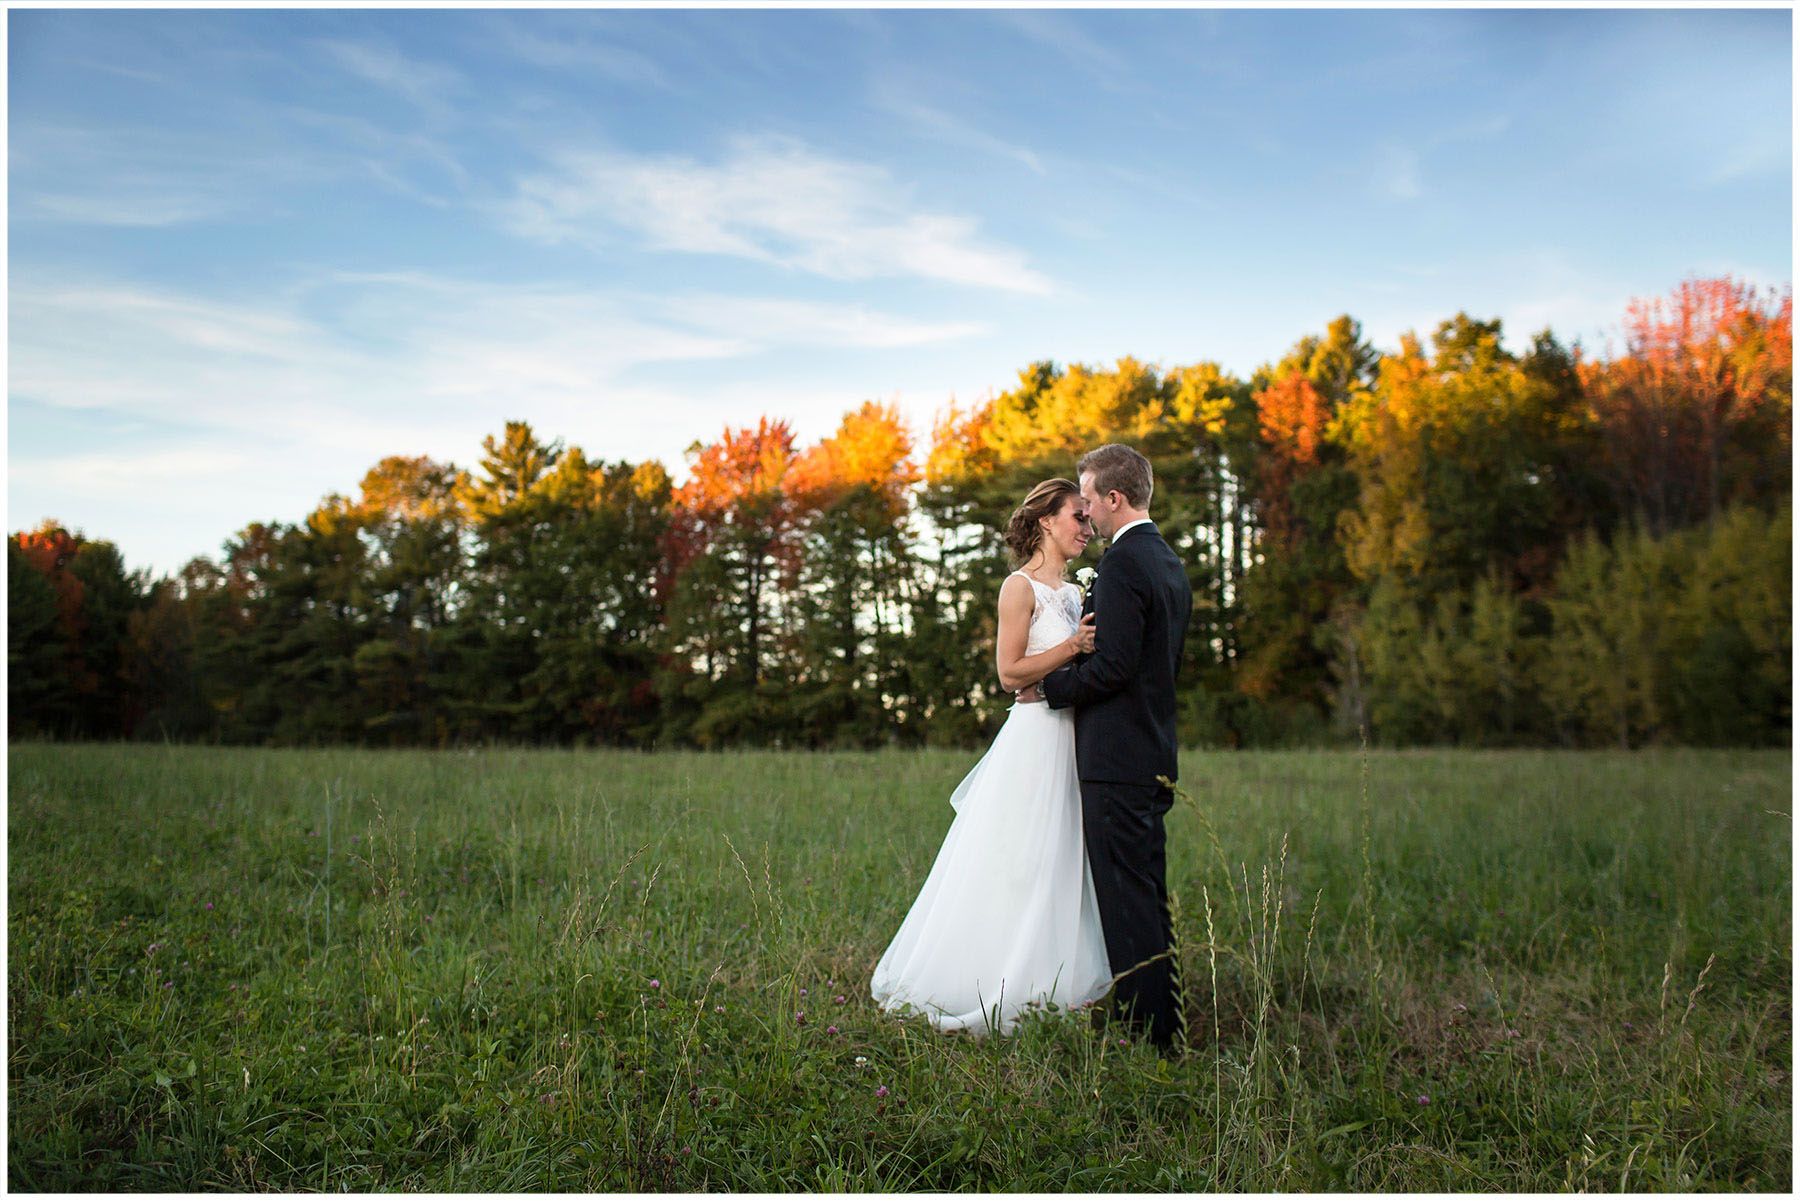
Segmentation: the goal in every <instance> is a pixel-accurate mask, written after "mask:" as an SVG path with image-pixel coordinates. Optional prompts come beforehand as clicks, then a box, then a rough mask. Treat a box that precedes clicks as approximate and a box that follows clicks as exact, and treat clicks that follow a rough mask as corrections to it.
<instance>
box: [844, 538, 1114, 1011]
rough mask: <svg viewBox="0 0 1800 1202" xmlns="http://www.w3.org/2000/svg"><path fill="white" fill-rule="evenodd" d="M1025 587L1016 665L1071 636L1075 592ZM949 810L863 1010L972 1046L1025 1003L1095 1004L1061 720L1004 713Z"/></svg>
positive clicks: (1092, 918) (1076, 803) (1096, 960)
mask: <svg viewBox="0 0 1800 1202" xmlns="http://www.w3.org/2000/svg"><path fill="white" fill-rule="evenodd" d="M1016 574H1017V575H1021V576H1023V575H1024V573H1023V572H1020V573H1016ZM1025 579H1026V580H1028V581H1030V582H1031V587H1032V592H1033V593H1034V595H1035V596H1034V600H1035V605H1034V608H1033V610H1032V616H1031V629H1030V633H1029V635H1028V636H1027V639H1026V644H1025V654H1027V655H1036V654H1037V653H1039V652H1041V651H1047V650H1049V649H1050V648H1051V647H1054V646H1055V645H1056V644H1057V643H1059V642H1061V641H1062V640H1064V639H1066V638H1068V637H1069V635H1070V634H1072V633H1074V631H1075V628H1076V626H1077V624H1078V623H1079V622H1080V618H1081V592H1080V590H1079V589H1077V588H1076V587H1075V586H1074V585H1073V584H1065V585H1063V586H1062V587H1061V588H1060V589H1052V588H1050V587H1049V586H1047V585H1044V584H1040V583H1038V582H1037V581H1036V580H1032V579H1031V577H1029V576H1026V577H1025ZM950 805H951V806H952V808H954V809H955V811H956V818H955V819H954V820H953V821H952V822H951V823H950V830H949V832H948V833H946V834H945V835H944V845H943V847H942V848H940V849H939V851H938V855H937V861H936V862H935V863H934V864H932V866H931V873H930V875H929V876H927V877H926V878H925V884H924V887H922V888H921V889H920V890H919V896H918V899H917V900H916V901H914V902H913V905H912V909H911V910H909V911H908V912H907V915H906V918H905V920H904V921H902V922H901V924H900V930H899V932H898V933H897V934H896V935H895V936H894V940H893V942H892V943H890V944H889V945H888V949H887V951H886V952H884V953H883V954H882V957H881V960H880V962H879V963H877V964H876V966H875V974H874V977H873V979H872V981H871V983H870V987H871V991H872V992H873V993H874V995H875V1000H876V1001H877V1002H879V1003H880V1004H881V1006H882V1008H883V1009H886V1010H904V1009H906V1008H908V1007H911V1008H913V1009H915V1010H917V1011H919V1012H922V1013H923V1014H925V1015H926V1016H927V1017H928V1018H929V1019H930V1020H931V1021H932V1022H933V1023H935V1024H936V1025H937V1026H938V1027H939V1028H941V1029H943V1030H946V1031H951V1030H967V1031H971V1032H973V1033H975V1034H977V1035H980V1034H986V1033H987V1032H989V1031H990V1030H992V1031H998V1032H999V1033H1001V1034H1006V1033H1007V1032H1009V1031H1010V1030H1012V1027H1013V1024H1014V1023H1015V1022H1016V1021H1017V1019H1018V1016H1019V1014H1020V1012H1021V1011H1023V1010H1024V1009H1025V1008H1026V1007H1027V1005H1028V1004H1031V1003H1035V1004H1038V1005H1047V1004H1051V1003H1054V1004H1055V1005H1057V1006H1059V1007H1069V1006H1079V1005H1082V1004H1084V1003H1086V1002H1091V1001H1094V1000H1096V999H1097V998H1099V997H1100V996H1101V995H1102V994H1103V993H1105V992H1106V988H1107V986H1108V984H1109V983H1110V981H1111V977H1112V974H1111V972H1110V971H1109V969H1108V967H1107V961H1106V943H1105V939H1104V937H1103V936H1102V934H1101V931H1100V910H1099V907H1098V906H1097V905H1096V904H1095V901H1094V881H1093V877H1092V876H1091V875H1090V874H1089V872H1088V861H1087V849H1086V846H1085V845H1084V843H1083V841H1082V834H1081V785H1080V781H1079V779H1078V778H1077V777H1076V774H1075V718H1074V713H1073V711H1071V710H1066V709H1065V710H1053V709H1051V708H1050V707H1049V706H1047V705H1045V704H1044V703H1043V702H1041V701H1039V702H1035V703H1032V704H1030V705H1014V706H1013V707H1012V710H1011V711H1010V712H1009V713H1008V714H1007V716H1006V723H1005V725H1003V726H1002V727H1001V728H1000V733H999V734H998V735H996V736H995V737H994V743H993V746H991V747H989V748H988V751H987V754H986V755H984V756H982V757H981V762H980V763H978V764H976V765H975V767H974V768H973V769H971V770H970V772H969V774H968V776H966V777H964V778H963V782H962V784H960V785H958V786H957V788H956V791H955V792H954V793H952V794H951V795H950Z"/></svg>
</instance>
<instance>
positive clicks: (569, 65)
mask: <svg viewBox="0 0 1800 1202" xmlns="http://www.w3.org/2000/svg"><path fill="white" fill-rule="evenodd" d="M535 15H537V16H540V17H541V16H544V15H545V14H542V13H539V14H535ZM587 28H588V27H587V26H586V25H585V24H583V25H581V26H570V27H566V28H564V29H562V30H561V31H560V32H559V34H558V36H555V37H549V36H544V35H541V34H536V33H531V32H528V31H527V30H526V29H525V28H523V27H522V26H521V25H519V24H518V23H517V22H515V21H512V20H510V19H507V18H504V17H502V18H500V19H497V20H495V21H494V22H493V23H492V24H491V26H489V30H490V32H491V34H492V38H493V41H492V43H491V44H492V45H493V46H494V47H496V48H498V49H500V50H502V51H504V52H506V53H508V54H511V55H512V56H514V57H515V58H518V59H520V60H522V61H524V62H526V63H529V64H530V65H532V66H534V67H541V68H544V69H546V70H552V71H578V72H583V73H587V72H598V73H600V74H601V75H604V76H606V77H607V78H608V79H611V80H613V81H615V82H617V83H622V84H628V85H631V86H635V87H652V88H657V89H659V90H662V91H674V90H676V89H675V87H674V85H673V83H672V82H671V81H670V79H669V77H668V74H667V73H666V72H665V71H664V70H663V69H662V68H661V67H659V66H657V65H656V62H655V61H654V60H652V59H650V58H649V57H647V56H645V55H643V54H639V53H638V52H637V51H635V50H632V49H630V48H629V47H626V46H621V45H619V44H617V43H616V42H613V41H609V40H607V39H605V38H602V37H597V36H593V35H590V34H589V33H587V32H586V29H587Z"/></svg>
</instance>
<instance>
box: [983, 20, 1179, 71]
mask: <svg viewBox="0 0 1800 1202" xmlns="http://www.w3.org/2000/svg"><path fill="white" fill-rule="evenodd" d="M994 16H995V19H996V20H998V21H1000V22H1001V23H1002V24H1005V25H1010V26H1011V27H1012V28H1014V29H1015V30H1017V31H1018V32H1020V33H1022V34H1024V35H1025V36H1027V37H1029V38H1031V39H1032V40H1033V41H1035V42H1037V43H1038V44H1040V45H1042V46H1045V47H1047V48H1048V49H1050V50H1053V51H1055V52H1056V53H1057V54H1059V55H1060V56H1062V58H1063V59H1064V60H1065V61H1066V62H1068V63H1069V64H1070V65H1071V66H1073V67H1076V68H1077V69H1079V70H1080V71H1082V72H1083V73H1084V74H1086V75H1088V76H1089V77H1090V78H1092V79H1093V80H1094V81H1095V82H1097V83H1099V84H1101V85H1102V86H1104V87H1108V88H1111V89H1113V90H1115V91H1141V90H1143V88H1144V83H1143V81H1142V80H1141V78H1140V77H1139V73H1138V72H1137V71H1136V70H1135V69H1134V68H1133V66H1132V63H1131V60H1130V59H1128V58H1126V57H1125V55H1123V54H1121V53H1120V52H1119V51H1117V50H1114V49H1113V48H1112V47H1110V46H1108V45H1106V44H1105V43H1103V42H1100V41H1098V40H1097V39H1095V38H1092V37H1090V36H1088V34H1087V33H1085V32H1084V31H1083V30H1082V29H1081V28H1080V26H1079V25H1077V24H1076V23H1075V21H1074V20H1072V19H1071V18H1070V17H1069V16H1067V15H1065V14H1062V13H1056V12H1048V11H1045V12H1039V11H1032V10H1028V9H1013V10H1006V11H1002V12H997V13H995V14H994Z"/></svg>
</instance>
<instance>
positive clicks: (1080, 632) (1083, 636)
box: [1069, 614, 1094, 655]
mask: <svg viewBox="0 0 1800 1202" xmlns="http://www.w3.org/2000/svg"><path fill="white" fill-rule="evenodd" d="M1069 641H1070V642H1071V643H1074V644H1075V654H1077V655H1089V654H1091V653H1092V652H1093V650H1094V615H1093V614H1082V615H1081V625H1080V626H1077V627H1076V628H1075V633H1074V634H1072V635H1070V636H1069Z"/></svg>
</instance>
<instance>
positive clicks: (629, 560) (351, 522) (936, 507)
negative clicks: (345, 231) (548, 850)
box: [7, 278, 1793, 749]
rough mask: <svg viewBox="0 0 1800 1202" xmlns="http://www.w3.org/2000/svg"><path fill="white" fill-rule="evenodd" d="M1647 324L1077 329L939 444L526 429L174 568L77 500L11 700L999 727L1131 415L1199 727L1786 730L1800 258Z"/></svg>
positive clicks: (145, 723)
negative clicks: (1187, 604)
mask: <svg viewBox="0 0 1800 1202" xmlns="http://www.w3.org/2000/svg"><path fill="white" fill-rule="evenodd" d="M1620 329H1621V336H1622V345H1620V346H1618V347H1617V348H1614V347H1610V346H1609V347H1608V348H1606V350H1605V351H1604V353H1595V352H1590V351H1588V350H1587V349H1586V348H1583V347H1582V346H1580V345H1579V344H1575V345H1565V344H1564V343H1563V342H1560V341H1559V340H1558V339H1557V337H1556V336H1555V334H1554V333H1553V332H1552V331H1549V330H1545V331H1542V332H1540V333H1538V334H1537V335H1535V336H1534V337H1533V338H1532V339H1531V340H1530V345H1529V349H1528V350H1525V351H1524V352H1523V353H1516V352H1513V351H1509V350H1508V349H1506V347H1505V345H1504V342H1503V338H1502V329H1501V324H1500V322H1499V321H1497V320H1489V321H1484V320H1478V319H1475V318H1471V317H1469V316H1468V315H1467V314H1458V315H1456V316H1455V317H1452V318H1450V319H1448V320H1445V321H1443V322H1442V323H1441V324H1440V325H1438V327H1437V328H1436V329H1435V331H1433V332H1432V333H1431V335H1430V336H1429V338H1428V339H1425V338H1421V337H1419V336H1416V335H1413V334H1408V335H1405V336H1403V337H1402V338H1401V340H1400V345H1399V346H1398V348H1396V349H1393V350H1391V351H1377V350H1376V349H1375V348H1373V347H1372V346H1371V345H1370V344H1369V343H1368V342H1367V341H1366V340H1365V338H1364V336H1363V332H1362V328H1361V326H1360V324H1359V323H1358V322H1357V321H1355V320H1353V319H1352V318H1351V317H1349V316H1343V317H1339V318H1337V319H1336V320H1334V321H1332V322H1330V323H1329V325H1328V326H1327V328H1326V329H1325V330H1323V331H1322V332H1318V333H1315V334H1309V335H1307V336H1305V337H1302V338H1301V339H1300V340H1299V341H1298V342H1297V343H1295V345H1294V346H1293V347H1292V349H1291V350H1290V351H1289V352H1288V353H1287V354H1286V355H1285V356H1284V357H1283V358H1282V359H1281V360H1280V361H1279V362H1276V363H1272V364H1265V365H1263V366H1262V367H1259V368H1258V369H1257V370H1256V371H1255V372H1254V373H1253V374H1252V375H1251V376H1250V377H1249V378H1248V379H1240V378H1238V377H1236V376H1234V375H1232V374H1230V373H1229V372H1227V371H1225V370H1224V369H1223V368H1221V367H1220V366H1219V365H1217V364H1216V363H1211V362H1198V363H1195V364H1192V365H1189V366H1175V367H1166V368H1165V367H1162V366H1159V365H1149V364H1144V363H1140V362H1138V361H1136V360H1134V359H1130V358H1124V359H1120V360H1118V361H1117V362H1116V363H1115V364H1113V365H1111V366H1086V365H1080V364H1069V365H1058V364H1056V363H1054V362H1051V361H1047V360H1046V361H1040V362H1036V363H1033V364H1030V365H1029V366H1027V367H1026V368H1025V369H1024V370H1023V371H1021V372H1020V373H1019V378H1018V382H1017V383H1016V384H1015V385H1014V386H1013V387H1011V388H1010V389H1008V390H1007V391H1005V392H1001V393H998V394H996V395H993V396H991V397H989V398H987V399H984V400H981V401H979V402H976V403H973V404H969V405H963V406H954V405H953V406H951V407H950V408H949V409H948V410H946V411H944V412H942V413H940V414H938V415H937V418H936V421H935V422H934V425H933V428H932V429H931V430H930V432H929V437H928V438H927V437H924V436H923V435H922V433H921V432H917V431H914V430H911V429H909V428H908V426H907V424H906V423H905V421H904V420H903V419H902V417H901V415H900V414H899V412H898V410H897V409H896V407H895V406H893V405H891V404H884V403H880V402H877V401H869V402H866V403H863V404H861V405H859V406H857V407H855V408H853V409H851V410H850V411H849V412H847V413H845V414H844V415H843V418H842V421H841V424H840V425H839V426H838V428H837V429H836V431H835V432H833V433H832V434H830V435H829V436H827V437H825V438H823V439H821V440H820V441H818V442H817V443H813V444H811V445H803V444H802V443H801V442H800V441H799V440H798V439H797V437H796V435H795V433H794V431H793V429H792V428H791V427H790V425H789V424H788V423H787V422H785V421H782V420H778V419H776V418H773V417H767V416H765V417H762V418H759V419H758V420H756V421H755V422H754V424H746V425H744V426H742V427H735V426H734V427H728V428H726V429H724V430H723V431H720V432H718V434H717V436H716V437H715V438H714V440H713V441H711V442H706V441H696V442H695V443H694V444H693V446H692V447H690V448H689V450H688V452H687V463H686V464H685V468H686V475H685V479H684V480H682V481H681V482H679V483H678V482H677V480H676V478H675V476H674V475H672V474H671V472H670V471H669V469H668V468H667V467H666V466H665V465H664V464H662V463H659V462H656V461H654V460H651V461H646V462H643V463H629V462H609V461H606V460H603V459H590V458H589V457H588V455H587V453H586V452H585V451H584V450H583V449H582V448H581V447H579V446H574V445H566V444H565V443H564V441H563V440H561V439H558V438H556V437H554V436H553V434H552V432H546V431H538V430H534V429H532V428H531V427H530V426H529V425H528V424H526V423H524V422H517V421H508V422H506V423H505V426H504V429H503V430H501V431H498V432H496V433H494V434H492V435H490V436H489V437H488V438H487V439H486V440H485V441H484V442H483V444H482V455H481V456H480V458H479V461H478V462H477V463H475V464H474V465H473V466H472V467H464V466H459V465H457V464H454V463H447V462H436V461H433V460H431V459H428V458H423V457H408V456H405V455H390V456H388V457H386V458H382V459H381V460H380V461H379V462H377V463H375V464H374V465H373V466H372V467H371V468H370V469H369V470H368V472H367V474H366V475H365V476H364V477H363V479H362V481H361V482H360V484H359V485H358V486H357V490H356V492H355V494H354V495H350V494H337V493H333V494H331V495H328V496H326V497H325V498H323V499H322V500H321V501H320V503H319V505H318V506H317V508H315V509H314V510H313V512H311V513H309V514H306V515H304V516H303V517H301V518H300V519H299V520H297V521H284V520H271V521H268V522H256V523H253V524H251V525H249V526H247V527H245V528H244V529H243V530H241V531H239V532H237V533H236V534H235V535H233V536H232V537H231V538H230V539H229V540H228V541H227V542H226V543H225V544H224V546H223V547H222V549H221V553H220V555H219V557H218V558H217V559H216V560H215V559H210V558H206V557H201V558H196V559H194V560H192V561H191V562H189V563H188V564H187V565H186V566H184V567H183V568H182V569H181V570H180V571H179V572H178V573H177V574H175V575H173V576H169V577H163V578H157V579H152V578H150V576H149V574H148V573H147V572H145V571H143V570H138V571H128V570H127V569H126V566H125V561H124V557H123V555H122V553H121V551H120V549H119V548H118V547H116V546H115V545H113V544H112V543H110V542H107V541H105V540H104V539H101V538H96V537H90V536H89V535H87V534H86V533H84V532H80V531H71V530H68V529H66V528H64V527H63V526H62V525H60V524H59V523H57V522H55V521H47V522H45V523H44V524H43V525H41V526H40V527H38V528H37V529H34V530H29V531H20V532H17V533H14V534H13V535H12V536H11V537H10V539H9V546H8V564H7V569H8V570H7V593H8V602H9V612H8V634H9V644H8V653H7V654H8V662H7V690H8V700H9V706H10V710H9V727H10V731H9V733H10V734H11V735H12V736H13V737H25V738H54V739H154V740H170V741H191V742H211V743H227V744H259V745H260V744H268V745H305V746H311V745H339V744H356V745H365V746H425V747H439V746H462V745H475V744H495V743H497V744H509V745H510V744H542V745H582V746H590V745H601V746H619V747H633V748H644V749H651V748H673V747H693V748H718V747H728V746H768V747H787V748H812V747H830V748H859V747H879V746H886V745H890V744H892V745H901V746H919V745H934V746H953V747H960V746H973V745H976V744H978V743H980V742H981V741H982V740H984V739H985V738H987V737H989V736H991V734H992V733H993V732H994V731H995V730H996V729H997V728H998V725H999V723H1000V722H1001V721H1003V720H1004V717H1005V711H1006V707H1007V705H1008V704H1009V698H1008V697H1007V696H1006V695H1005V694H1004V693H1003V692H1002V691H1001V689H1000V687H999V683H998V681H997V679H996V678H995V674H994V671H993V656H992V641H993V636H994V622H995V603H994V599H995V596H996V593H997V590H998V587H999V582H1000V579H1001V577H1002V576H1003V575H1004V574H1005V572H1006V571H1007V570H1008V564H1007V562H1006V557H1005V552H1004V549H1003V547H1002V545H1001V541H1000V530H1001V527H1002V525H1003V523H1004V521H1005V519H1006V517H1007V515H1008V514H1009V513H1010V512H1011V510H1012V508H1013V507H1014V506H1015V505H1016V504H1017V502H1018V500H1019V499H1020V498H1021V497H1022V496H1023V495H1024V493H1025V492H1026V491H1027V489H1028V488H1029V487H1030V486H1031V485H1032V484H1034V483H1035V482H1037V481H1039V480H1041V479H1044V478H1045V477H1048V476H1069V475H1071V474H1072V473H1073V470H1074V461H1075V459H1076V457H1077V456H1078V455H1079V454H1080V453H1081V452H1082V451H1084V450H1087V449H1089V448H1091V447H1093V446H1097V445H1099V444H1101V443H1105V442H1124V443H1128V444H1130V445H1132V446H1135V447H1137V448H1138V449H1139V450H1141V451H1142V452H1143V453H1144V454H1145V455H1147V456H1148V457H1149V458H1150V460H1151V462H1152V464H1153V466H1154V469H1155V473H1156V491H1155V496H1154V499H1153V501H1152V504H1151V512H1152V516H1153V517H1154V518H1155V520H1156V522H1157V524H1158V526H1159V528H1160V529H1161V531H1162V533H1163V534H1164V536H1165V537H1166V538H1167V539H1168V540H1169V542H1170V544H1171V546H1173V547H1174V549H1175V551H1176V552H1177V554H1179V555H1180V557H1181V558H1182V560H1183V561H1184V562H1185V563H1186V565H1187V568H1188V572H1189V576H1190V579H1191V582H1192V585H1193V590H1194V598H1195V607H1194V613H1193V619H1192V627H1191V628H1190V631H1189V636H1188V640H1187V647H1186V658H1185V663H1184V665H1183V668H1182V674H1181V686H1182V688H1183V691H1184V697H1183V710H1182V715H1181V721H1182V729H1183V735H1184V739H1185V741H1186V742H1187V743H1188V744H1189V745H1191V746H1201V747H1216V748H1234V747H1259V746H1331V745H1343V744H1350V745H1354V744H1355V743H1356V742H1358V741H1359V740H1360V739H1362V738H1365V737H1366V738H1367V739H1368V740H1369V741H1370V742H1371V743H1375V744H1379V745H1387V746H1405V745H1420V744H1432V745H1463V746H1544V747H1620V748H1632V747H1641V746H1647V745H1658V744H1681V745H1735V746H1786V745H1787V743H1788V740H1789V732H1790V706H1791V692H1792V681H1791V674H1790V642H1791V622H1792V615H1791V606H1790V596H1791V587H1790V581H1791V573H1792V564H1791V522H1792V517H1791V514H1792V469H1791V429H1790V422H1791V416H1792V396H1793V349H1792V291H1791V288H1789V289H1785V290H1783V291H1781V292H1779V293H1776V292H1774V291H1772V290H1759V289H1757V288H1754V287H1752V286H1750V285H1747V284H1745V283H1742V282H1740V281H1736V280H1733V279H1731V278H1719V279H1690V280H1687V281H1684V282H1682V283H1681V284H1680V285H1679V286H1678V287H1677V288H1676V289H1675V290H1674V291H1673V292H1671V293H1670V294H1668V295H1666V296H1662V297H1655V298H1646V299H1643V300H1639V301H1635V302H1633V303H1632V304H1631V305H1630V306H1629V307H1628V308H1627V310H1626V312H1625V313H1624V314H1623V316H1622V321H1621V326H1620ZM1097 551H1098V546H1096V547H1095V548H1092V549H1090V551H1089V552H1088V560H1087V561H1088V562H1090V563H1091V562H1092V561H1093V559H1094V558H1095V556H1096V553H1097Z"/></svg>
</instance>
